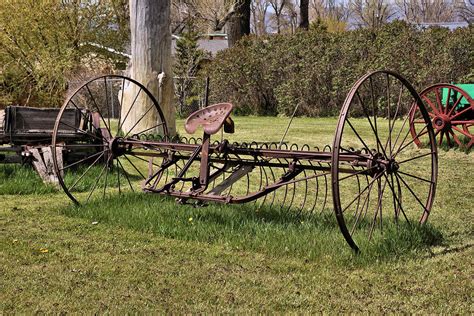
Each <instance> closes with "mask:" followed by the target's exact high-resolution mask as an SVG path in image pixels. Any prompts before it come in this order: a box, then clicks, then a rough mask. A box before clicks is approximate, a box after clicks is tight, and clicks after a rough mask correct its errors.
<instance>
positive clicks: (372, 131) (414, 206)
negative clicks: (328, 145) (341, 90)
mask: <svg viewBox="0 0 474 316" xmlns="http://www.w3.org/2000/svg"><path fill="white" fill-rule="evenodd" d="M413 104H415V105H416V106H417V107H418V112H419V113H420V115H421V117H422V118H423V120H424V122H425V124H424V126H423V127H422V128H421V130H420V134H421V133H424V132H425V131H426V135H427V137H428V139H429V142H428V147H427V148H423V149H418V148H417V147H416V146H415V145H413V143H414V139H413V138H411V137H409V136H410V124H409V122H408V121H409V117H410V116H409V113H410V111H411V109H412V107H413ZM418 136H419V135H418ZM415 139H416V138H415ZM347 153H352V154H355V155H358V156H360V157H361V158H365V159H367V163H365V164H362V165H361V164H358V163H357V162H356V161H344V159H340V157H341V155H344V154H347ZM331 168H332V169H331V177H332V179H331V181H332V192H333V203H334V210H335V213H336V218H337V221H338V224H339V227H340V229H341V232H342V234H343V235H344V237H345V239H346V241H347V242H348V243H349V245H350V246H351V247H352V248H353V249H354V250H356V251H357V250H358V249H359V246H360V245H361V244H364V243H366V242H370V241H372V240H373V238H375V236H376V235H381V234H383V232H384V231H385V230H387V229H391V227H398V226H399V225H412V224H413V223H424V222H426V220H427V219H428V215H429V214H430V212H431V208H432V206H433V200H434V195H435V189H436V179H437V170H438V169H437V149H436V142H435V136H434V132H433V128H432V125H431V121H430V119H429V115H428V113H427V111H426V109H425V106H424V105H423V102H422V101H421V99H420V97H419V96H418V94H417V92H416V91H415V90H414V89H413V87H412V86H411V84H410V83H409V82H408V81H407V80H406V79H404V78H403V77H402V76H400V75H399V74H397V73H394V72H390V71H376V72H372V73H369V74H367V75H365V76H363V77H362V78H360V79H359V80H358V81H357V82H356V83H355V84H354V86H353V87H352V89H351V90H350V92H349V94H348V95H347V97H346V100H345V102H344V105H343V107H342V110H341V114H340V116H339V121H338V124H337V129H336V134H335V137H334V144H333V153H332V157H331ZM358 175H365V176H367V180H368V181H364V182H363V183H362V184H361V182H360V181H359V180H358V179H357V176H358Z"/></svg>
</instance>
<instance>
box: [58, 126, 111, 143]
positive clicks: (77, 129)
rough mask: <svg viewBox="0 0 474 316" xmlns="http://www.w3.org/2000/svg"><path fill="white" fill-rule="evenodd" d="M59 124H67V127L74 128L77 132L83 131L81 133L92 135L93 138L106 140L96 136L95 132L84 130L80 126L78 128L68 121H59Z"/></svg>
mask: <svg viewBox="0 0 474 316" xmlns="http://www.w3.org/2000/svg"><path fill="white" fill-rule="evenodd" d="M59 124H63V125H66V126H67V127H69V128H72V129H73V130H74V131H75V132H79V133H81V134H85V135H87V136H90V137H92V138H95V139H97V140H100V141H101V142H102V141H104V140H103V139H102V138H99V137H97V136H95V135H93V134H89V133H88V132H87V131H85V130H83V129H80V128H77V127H76V126H72V125H70V124H68V123H65V122H63V121H59Z"/></svg>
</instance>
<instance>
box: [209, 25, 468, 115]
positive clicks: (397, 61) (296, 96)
mask: <svg viewBox="0 0 474 316" xmlns="http://www.w3.org/2000/svg"><path fill="white" fill-rule="evenodd" d="M472 47H474V34H473V27H472V26H470V27H467V28H460V29H457V30H455V31H450V30H448V29H445V28H428V29H419V28H417V27H415V26H412V25H409V24H407V23H405V22H403V21H395V22H393V23H389V24H387V25H385V26H383V27H381V28H380V29H377V30H375V31H374V30H369V29H357V30H351V31H347V32H338V33H334V32H328V30H327V29H326V27H324V26H322V25H321V24H316V25H314V26H313V27H312V28H311V29H310V30H309V31H308V32H297V33H296V34H294V35H267V36H263V37H254V36H248V37H246V38H244V39H242V40H241V41H240V42H238V43H237V45H235V46H234V47H232V48H230V49H228V50H226V51H223V52H221V53H219V54H218V55H217V57H216V59H215V60H214V61H213V62H212V63H211V64H210V67H209V68H208V69H207V73H206V75H209V76H210V78H211V100H212V101H213V102H224V101H230V102H232V103H233V104H234V105H235V106H236V113H237V114H254V115H291V113H292V112H293V111H294V109H295V107H296V105H299V107H298V112H297V114H298V115H307V116H327V115H336V114H337V113H338V112H339V109H340V107H341V106H342V103H343V102H344V99H345V96H346V94H347V92H348V91H349V89H350V87H351V86H352V84H353V83H354V82H355V81H356V80H357V79H358V78H359V77H360V76H361V75H363V74H365V73H366V72H368V71H370V70H376V69H389V70H393V71H396V72H399V73H401V74H402V75H403V76H405V77H406V78H407V79H408V80H410V81H411V82H412V84H413V85H414V86H415V88H417V89H418V90H421V89H423V88H424V87H425V86H427V85H429V84H432V83H436V82H443V81H444V82H473V80H474V72H473V69H474V54H472Z"/></svg>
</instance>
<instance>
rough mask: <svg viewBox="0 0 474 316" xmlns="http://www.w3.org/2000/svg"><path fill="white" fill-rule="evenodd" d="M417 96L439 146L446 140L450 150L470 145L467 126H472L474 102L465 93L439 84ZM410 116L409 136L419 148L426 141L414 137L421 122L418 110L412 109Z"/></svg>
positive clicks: (471, 138) (450, 86)
mask: <svg viewBox="0 0 474 316" xmlns="http://www.w3.org/2000/svg"><path fill="white" fill-rule="evenodd" d="M420 97H421V98H422V100H423V102H424V103H425V104H426V105H427V111H428V115H429V116H430V120H431V121H432V124H433V128H434V130H435V136H437V140H438V145H442V144H443V142H444V141H445V142H446V144H447V145H448V146H449V147H453V146H455V145H456V146H459V147H468V148H470V147H471V146H472V144H473V134H472V133H470V132H469V127H470V126H471V125H472V124H474V100H473V99H472V98H471V97H470V96H469V94H468V93H467V92H466V91H464V90H463V89H461V88H460V87H457V86H455V85H452V84H448V83H439V84H435V85H432V86H430V87H428V88H426V89H424V90H423V91H422V92H421V93H420ZM410 114H411V117H410V132H411V135H412V137H413V138H414V142H415V144H416V145H417V146H418V147H422V146H424V145H425V141H426V138H423V136H418V137H417V136H416V135H417V134H418V131H419V130H420V126H422V125H423V123H424V121H423V120H422V119H420V114H419V111H418V107H414V108H413V111H412V112H411V113H410Z"/></svg>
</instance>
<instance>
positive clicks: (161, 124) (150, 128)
mask: <svg viewBox="0 0 474 316" xmlns="http://www.w3.org/2000/svg"><path fill="white" fill-rule="evenodd" d="M163 125H164V123H163V122H161V123H159V124H156V125H155V126H152V127H149V128H147V129H145V130H143V131H140V132H138V133H134V134H135V135H140V134H143V133H145V132H148V131H149V130H152V129H154V128H157V127H159V126H163Z"/></svg>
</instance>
